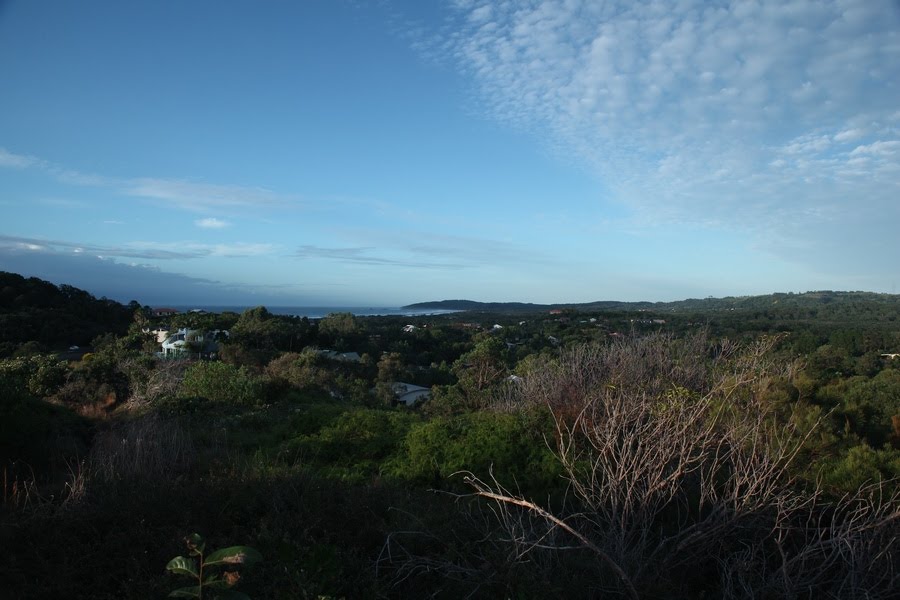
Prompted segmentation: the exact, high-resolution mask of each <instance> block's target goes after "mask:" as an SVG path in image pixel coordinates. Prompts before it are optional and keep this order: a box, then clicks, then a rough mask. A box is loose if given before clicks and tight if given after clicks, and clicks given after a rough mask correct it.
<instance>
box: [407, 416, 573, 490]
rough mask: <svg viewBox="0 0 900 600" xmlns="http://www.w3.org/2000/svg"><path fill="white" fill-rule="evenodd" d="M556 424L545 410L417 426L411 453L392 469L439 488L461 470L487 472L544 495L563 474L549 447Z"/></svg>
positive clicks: (441, 420) (409, 444)
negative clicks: (549, 438)
mask: <svg viewBox="0 0 900 600" xmlns="http://www.w3.org/2000/svg"><path fill="white" fill-rule="evenodd" d="M552 427H553V425H552V420H551V419H550V415H549V413H548V412H547V411H545V410H534V411H530V412H522V413H516V414H506V413H492V412H475V413H468V414H464V415H460V416H456V417H441V418H436V419H433V420H432V421H429V422H428V423H423V424H421V425H417V426H415V427H413V429H412V430H411V431H410V432H409V434H408V435H407V437H406V442H405V449H406V453H405V455H404V456H403V457H401V458H400V459H398V460H397V461H396V462H395V463H394V464H393V466H392V470H393V473H394V474H395V475H397V476H399V477H403V478H406V479H412V480H416V481H420V482H427V483H430V484H433V485H436V486H437V485H440V483H441V480H447V479H448V478H449V477H450V476H451V475H453V474H454V473H457V472H460V471H472V472H477V473H488V472H489V471H492V472H493V474H494V477H496V478H497V479H498V480H499V481H501V482H502V483H503V484H504V485H506V486H509V487H511V488H514V489H515V488H521V489H524V490H528V491H530V492H544V491H548V490H550V489H552V488H554V487H556V486H557V485H558V484H559V483H560V481H561V480H560V479H559V476H560V475H561V474H562V470H561V468H560V465H559V463H558V461H557V460H556V458H555V457H554V455H553V453H552V452H550V450H549V449H548V448H547V445H546V443H545V441H544V438H545V436H551V437H552Z"/></svg>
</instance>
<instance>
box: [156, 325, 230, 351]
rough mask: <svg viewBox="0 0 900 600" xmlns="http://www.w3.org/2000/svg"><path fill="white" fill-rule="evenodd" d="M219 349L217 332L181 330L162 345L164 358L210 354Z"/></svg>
mask: <svg viewBox="0 0 900 600" xmlns="http://www.w3.org/2000/svg"><path fill="white" fill-rule="evenodd" d="M218 349H219V344H218V342H216V340H215V332H206V331H203V330H201V329H186V328H185V329H179V330H178V331H177V332H175V333H174V334H172V335H170V336H169V337H167V338H166V339H165V340H164V341H163V343H162V355H163V358H177V357H179V356H187V355H190V354H194V353H197V354H208V353H210V352H215V351H216V350H218Z"/></svg>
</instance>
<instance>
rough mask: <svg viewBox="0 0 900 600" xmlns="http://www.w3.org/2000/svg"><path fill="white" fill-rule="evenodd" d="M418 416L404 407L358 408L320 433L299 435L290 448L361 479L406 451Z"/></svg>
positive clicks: (299, 455) (333, 471)
mask: <svg viewBox="0 0 900 600" xmlns="http://www.w3.org/2000/svg"><path fill="white" fill-rule="evenodd" d="M322 416H327V413H323V414H322ZM417 419H418V417H417V416H416V415H414V414H412V413H409V412H404V411H389V410H377V409H368V408H357V409H355V410H352V411H348V412H344V413H343V414H341V415H340V416H339V417H337V419H335V420H334V421H333V422H331V423H329V424H327V425H325V426H324V427H322V428H321V429H320V430H319V431H318V432H316V433H311V434H306V435H301V436H298V437H295V438H294V439H292V440H290V441H289V442H288V443H287V444H286V449H287V450H288V451H289V452H290V453H291V454H293V455H294V456H296V457H297V458H299V459H301V460H305V461H308V462H313V463H316V464H318V465H320V467H322V468H324V469H325V470H326V472H330V473H331V474H333V475H337V476H340V477H341V478H344V479H348V480H353V481H360V480H363V479H365V478H366V477H371V476H375V475H379V474H381V473H382V472H383V470H384V464H385V463H386V462H387V461H388V459H389V458H391V457H392V456H394V455H396V454H397V453H399V452H402V451H403V444H404V439H405V438H406V435H407V433H408V432H409V430H410V427H411V426H412V424H413V423H414V422H415V421H416V420H417Z"/></svg>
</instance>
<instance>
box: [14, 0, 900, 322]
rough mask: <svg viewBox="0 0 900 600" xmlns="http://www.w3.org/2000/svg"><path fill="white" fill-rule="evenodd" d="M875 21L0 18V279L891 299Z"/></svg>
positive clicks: (483, 9) (270, 5)
mask: <svg viewBox="0 0 900 600" xmlns="http://www.w3.org/2000/svg"><path fill="white" fill-rule="evenodd" d="M898 229H900V2H897V1H896V0H858V1H854V0H815V1H807V0H786V1H775V0H764V1H759V2H757V1H753V0H740V1H734V2H729V1H713V0H659V1H655V0H651V1H644V0H622V1H616V0H609V1H604V2H600V1H597V0H585V1H578V0H546V1H545V0H527V1H524V0H523V1H515V0H510V1H502V2H501V1H497V2H484V1H481V0H456V1H448V2H439V1H436V0H435V1H428V0H409V1H400V0H395V1H394V0H382V1H372V2H361V1H360V2H356V1H350V0H303V1H300V0H298V1H290V2H289V1H279V0H272V1H268V2H253V1H249V0H247V1H239V0H235V1H228V2H223V1H221V0H209V1H207V0H191V1H184V0H177V1H176V0H158V1H155V2H121V1H118V0H108V1H106V0H93V1H91V2H70V1H63V0H58V1H51V0H37V1H27V0H7V1H4V0H0V270H5V271H13V272H17V273H21V274H23V275H26V276H37V277H40V278H43V279H48V280H50V281H53V282H54V283H58V284H59V283H67V284H71V285H75V286H78V287H82V288H84V289H87V290H88V291H90V292H91V293H93V294H94V295H96V296H98V297H99V296H106V297H109V298H112V299H116V300H120V301H123V302H127V301H130V300H137V301H139V302H140V303H142V304H152V305H165V304H172V305H183V304H203V305H242V304H244V305H256V304H268V305H271V306H278V305H281V306H285V305H295V306H304V305H306V306H309V305H318V306H321V305H334V306H399V305H403V304H408V303H413V302H420V301H428V300H441V299H452V298H466V299H472V300H481V301H523V302H539V303H574V302H590V301H596V300H626V301H635V300H651V301H666V300H678V299H684V298H697V297H707V296H716V297H723V296H742V295H754V294H767V293H772V292H787V291H794V292H803V291H808V290H823V289H830V290H867V291H875V292H887V293H896V291H897V284H898V283H900V281H898V279H900V277H898V268H897V265H898V263H897V260H898V257H900V232H898Z"/></svg>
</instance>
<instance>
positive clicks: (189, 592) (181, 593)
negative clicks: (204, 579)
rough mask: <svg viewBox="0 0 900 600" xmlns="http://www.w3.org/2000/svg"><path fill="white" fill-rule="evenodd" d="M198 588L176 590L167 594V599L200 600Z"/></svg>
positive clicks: (197, 586)
mask: <svg viewBox="0 0 900 600" xmlns="http://www.w3.org/2000/svg"><path fill="white" fill-rule="evenodd" d="M200 597H201V596H200V586H199V585H195V586H192V587H183V588H178V589H177V590H175V591H174V592H172V593H170V594H169V598H200Z"/></svg>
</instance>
